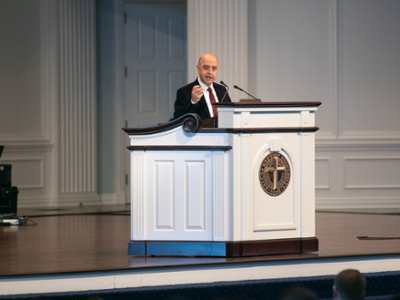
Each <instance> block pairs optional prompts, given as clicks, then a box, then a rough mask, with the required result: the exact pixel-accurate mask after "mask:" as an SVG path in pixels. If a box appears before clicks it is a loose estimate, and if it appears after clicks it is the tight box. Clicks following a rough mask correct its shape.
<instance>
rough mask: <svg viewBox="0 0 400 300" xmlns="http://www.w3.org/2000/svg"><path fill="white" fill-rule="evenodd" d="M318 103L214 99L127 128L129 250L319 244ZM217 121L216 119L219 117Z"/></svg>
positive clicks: (313, 247)
mask: <svg viewBox="0 0 400 300" xmlns="http://www.w3.org/2000/svg"><path fill="white" fill-rule="evenodd" d="M320 104H321V103H320V102H274V103H271V102H268V103H263V102H261V103H218V104H216V106H217V107H218V127H217V128H212V127H211V126H210V124H213V122H208V123H209V125H205V123H206V120H203V125H202V121H201V120H200V118H199V117H198V116H197V115H195V114H188V115H185V116H183V117H181V118H180V119H177V120H174V121H171V122H169V123H166V124H163V125H160V126H155V127H151V128H140V129H132V128H125V129H124V130H125V131H126V132H127V133H128V134H129V137H130V146H129V147H128V149H129V150H130V151H131V241H130V242H129V244H128V254H130V255H163V256H173V255H195V256H251V255H268V254H288V253H302V252H312V251H318V239H317V238H316V237H315V132H316V131H317V130H318V127H315V112H316V110H317V108H318V106H319V105H320ZM214 123H215V122H214Z"/></svg>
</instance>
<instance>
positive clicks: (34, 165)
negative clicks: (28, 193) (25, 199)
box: [2, 158, 44, 189]
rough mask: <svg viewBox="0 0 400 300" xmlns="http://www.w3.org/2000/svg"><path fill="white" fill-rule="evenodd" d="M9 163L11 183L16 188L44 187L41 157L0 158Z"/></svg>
mask: <svg viewBox="0 0 400 300" xmlns="http://www.w3.org/2000/svg"><path fill="white" fill-rule="evenodd" d="M2 163H4V164H11V168H12V169H11V176H12V178H11V183H12V185H13V186H17V187H18V189H27V188H44V173H43V172H44V169H43V158H16V159H12V160H2Z"/></svg>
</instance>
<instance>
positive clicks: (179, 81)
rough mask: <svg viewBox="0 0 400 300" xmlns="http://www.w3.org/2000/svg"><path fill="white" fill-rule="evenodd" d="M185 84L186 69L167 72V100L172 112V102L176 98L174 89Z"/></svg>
mask: <svg viewBox="0 0 400 300" xmlns="http://www.w3.org/2000/svg"><path fill="white" fill-rule="evenodd" d="M186 84H187V81H186V71H174V72H172V71H171V72H168V96H169V98H168V101H169V105H168V106H169V111H170V113H171V114H172V113H173V112H174V103H175V100H176V91H177V90H178V89H179V88H180V87H182V86H185V85H186Z"/></svg>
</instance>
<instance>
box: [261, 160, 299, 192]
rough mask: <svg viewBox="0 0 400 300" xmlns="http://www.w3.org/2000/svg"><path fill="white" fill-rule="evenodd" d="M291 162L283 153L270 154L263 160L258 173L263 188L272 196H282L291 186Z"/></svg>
mask: <svg viewBox="0 0 400 300" xmlns="http://www.w3.org/2000/svg"><path fill="white" fill-rule="evenodd" d="M291 173H292V172H291V168H290V164H289V161H288V160H287V159H286V157H285V156H284V155H283V154H281V153H275V152H274V153H270V154H268V155H267V156H266V157H264V159H263V160H262V162H261V164H260V169H259V171H258V178H259V180H260V185H261V188H262V189H263V190H264V192H266V193H267V194H268V195H270V196H273V197H275V196H279V195H281V194H282V193H283V192H284V191H285V190H286V188H287V187H288V186H289V183H290V177H291Z"/></svg>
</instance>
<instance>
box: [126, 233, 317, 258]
mask: <svg viewBox="0 0 400 300" xmlns="http://www.w3.org/2000/svg"><path fill="white" fill-rule="evenodd" d="M316 251H318V239H317V238H316V237H309V238H292V239H277V240H257V241H236V242H208V241H130V242H129V243H128V254H129V255H138V256H139V255H140V256H142V255H145V256H222V257H242V256H259V255H277V254H298V253H306V252H316Z"/></svg>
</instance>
